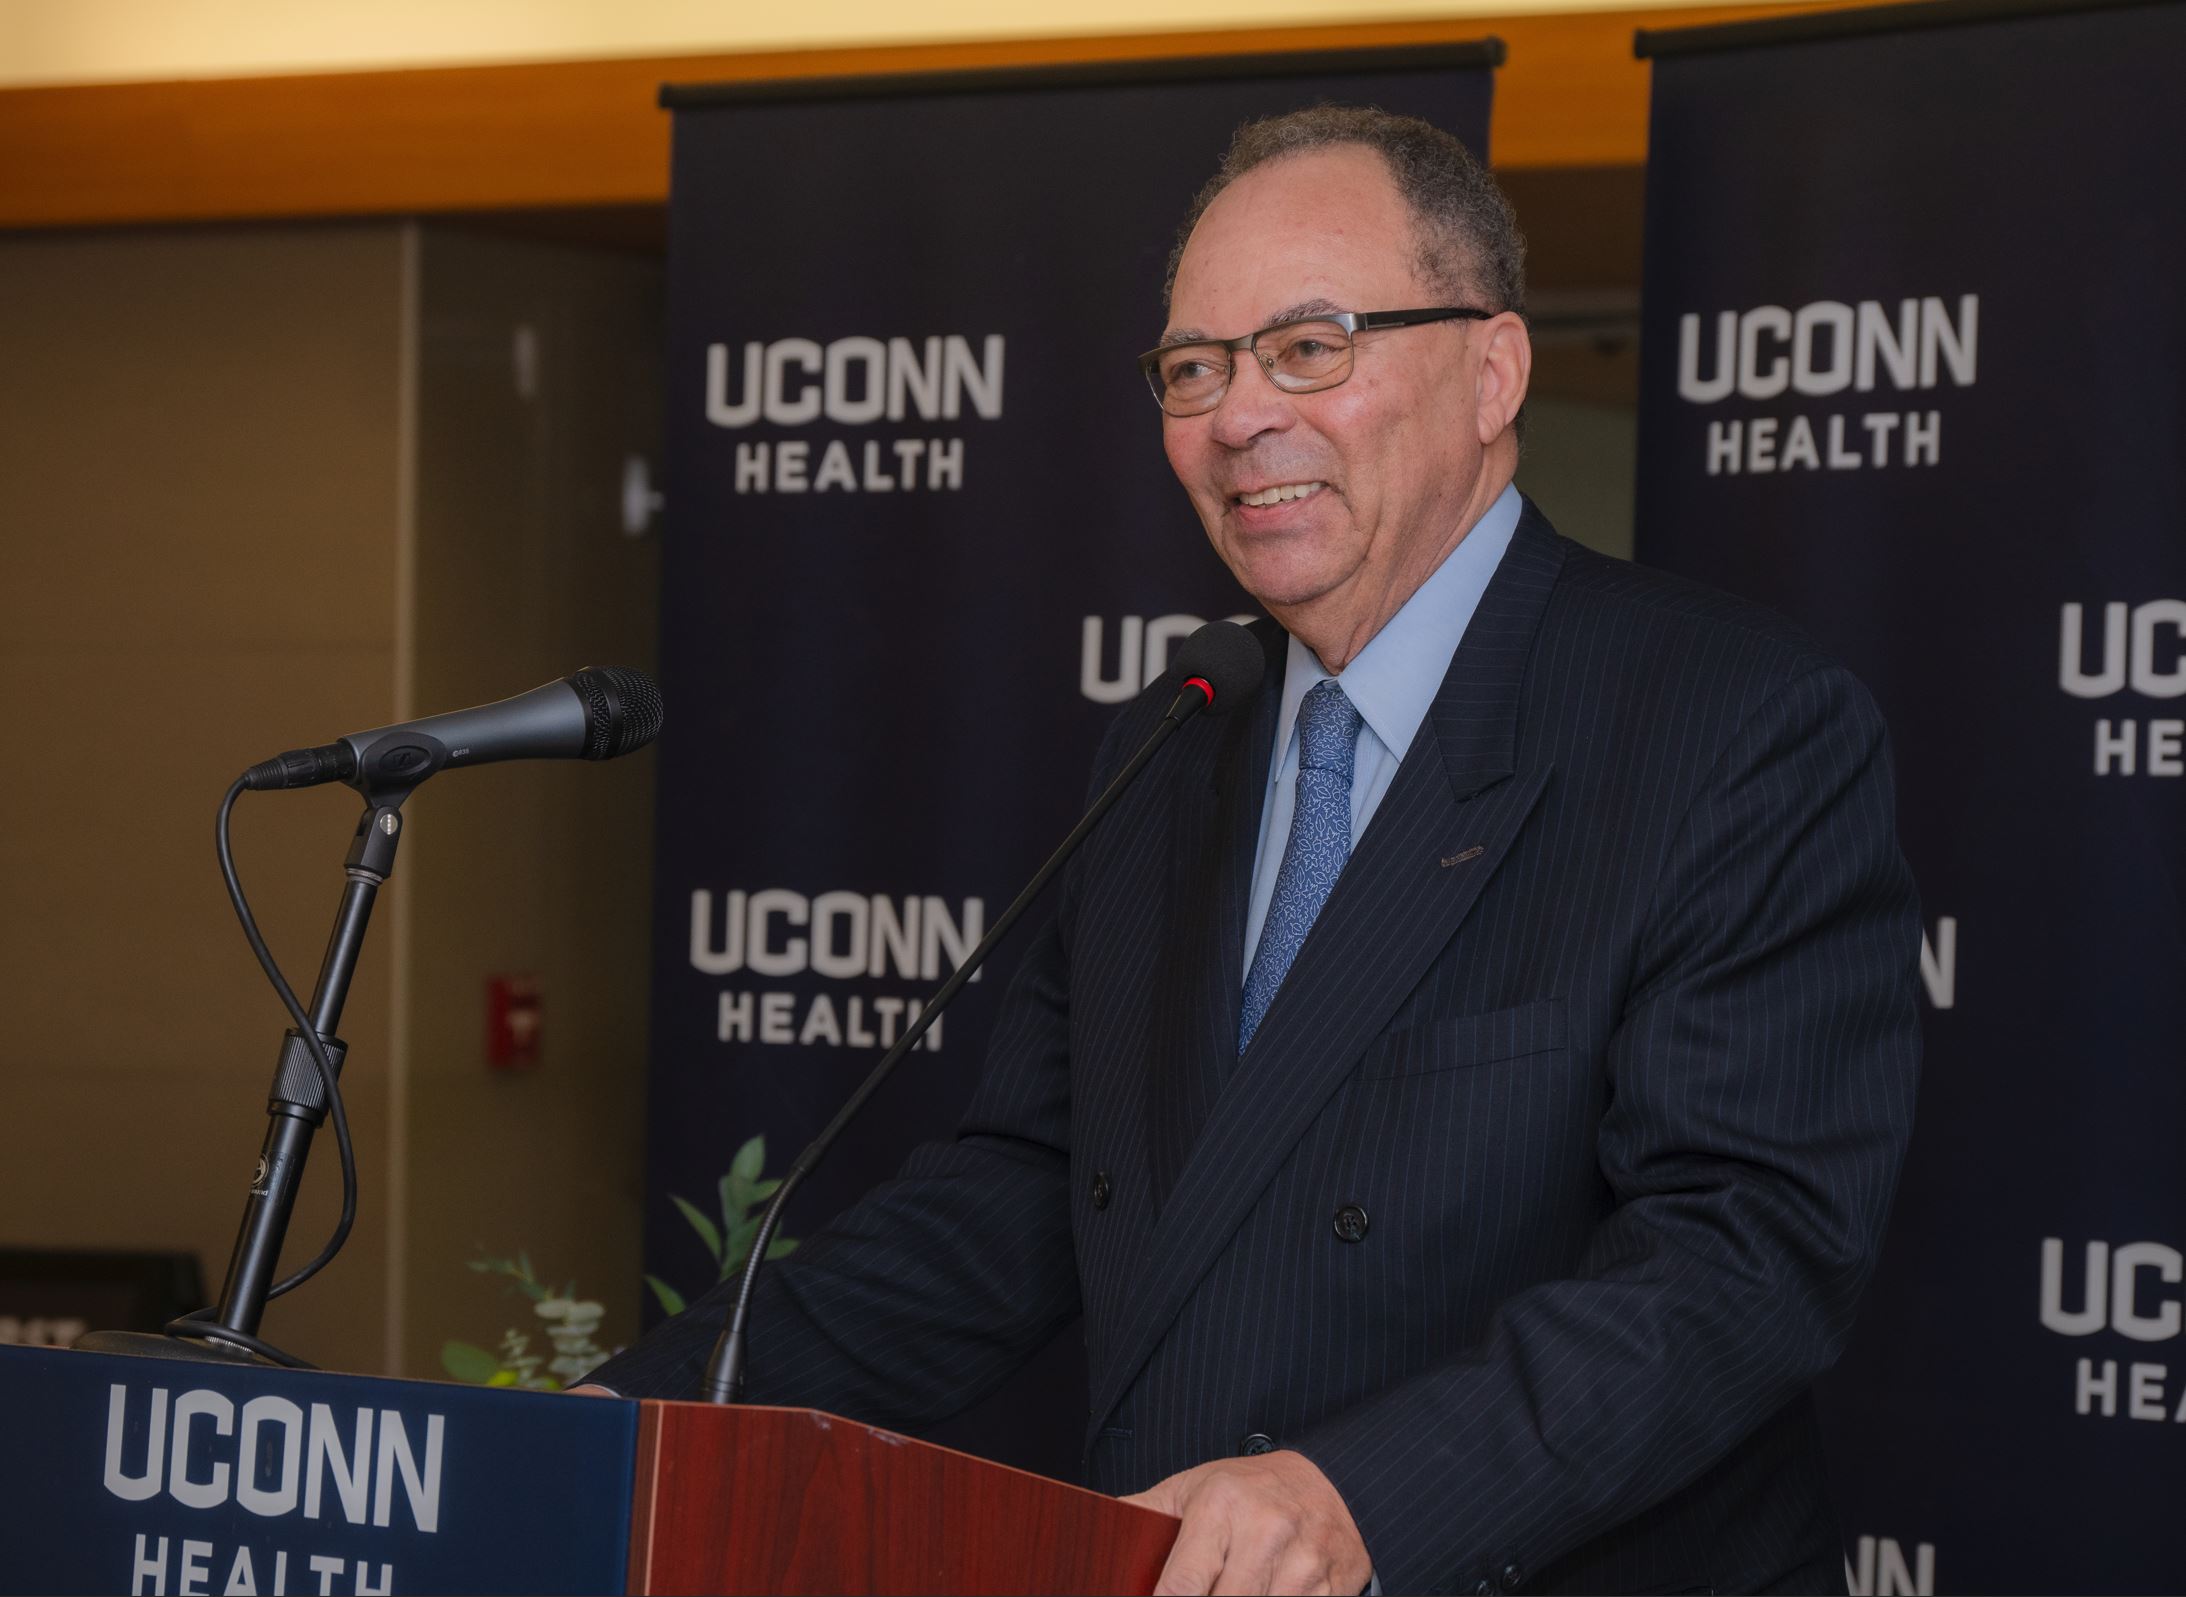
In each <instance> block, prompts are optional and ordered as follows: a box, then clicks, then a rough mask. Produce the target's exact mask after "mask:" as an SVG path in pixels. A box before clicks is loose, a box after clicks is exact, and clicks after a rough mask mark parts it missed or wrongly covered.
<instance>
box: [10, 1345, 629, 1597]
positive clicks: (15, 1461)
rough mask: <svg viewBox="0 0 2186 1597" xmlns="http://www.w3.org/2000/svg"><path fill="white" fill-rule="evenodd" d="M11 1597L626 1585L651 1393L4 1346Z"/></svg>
mask: <svg viewBox="0 0 2186 1597" xmlns="http://www.w3.org/2000/svg"><path fill="white" fill-rule="evenodd" d="M0 1415H4V1416H5V1424H4V1428H0V1592H130V1593H158V1594H160V1597H168V1594H175V1597H185V1594H195V1593H218V1592H244V1591H247V1592H254V1593H269V1594H270V1593H284V1594H285V1593H307V1592H311V1593H316V1592H321V1591H331V1592H338V1593H351V1592H496V1591H502V1592H620V1591H621V1590H622V1589H623V1576H624V1571H625V1569H626V1567H627V1563H628V1554H629V1543H630V1490H631V1482H632V1479H633V1474H634V1468H635V1453H636V1443H637V1420H638V1406H637V1405H636V1404H635V1403H617V1402H601V1401H597V1400H585V1399H574V1398H566V1397H557V1396H551V1395H547V1394H542V1393H532V1392H515V1391H493V1390H487V1389H484V1388H480V1387H470V1386H457V1385H452V1384H448V1383H444V1382H435V1381H395V1380H386V1379H382V1378H379V1377H374V1376H361V1375H332V1374H322V1373H318V1372H312V1371H298V1370H273V1369H265V1368H259V1367H234V1368H231V1367H228V1366H226V1365H219V1364H206V1363H197V1362H181V1361H170V1360H165V1359H147V1358H121V1357H115V1356H112V1355H107V1354H99V1353H79V1352H72V1351H67V1350H62V1349H48V1348H14V1347H0Z"/></svg>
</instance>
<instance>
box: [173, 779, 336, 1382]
mask: <svg viewBox="0 0 2186 1597" xmlns="http://www.w3.org/2000/svg"><path fill="white" fill-rule="evenodd" d="M243 783H244V778H243V777H240V776H239V777H237V778H236V779H235V781H234V782H232V783H231V784H229V787H228V791H227V794H226V796H225V797H223V798H222V799H221V801H220V818H219V820H218V821H217V822H216V823H215V824H214V827H213V843H214V846H215V847H216V848H217V849H218V850H219V854H220V878H221V880H222V881H224V882H225V883H226V884H227V887H228V902H229V903H230V904H232V905H234V906H235V918H236V919H237V920H238V921H240V922H242V924H243V935H244V937H246V938H248V939H249V941H250V951H251V952H252V953H253V954H255V955H257V956H258V966H259V969H261V970H263V971H264V972H265V973H266V980H268V981H270V982H272V983H273V990H274V991H275V992H276V993H278V994H280V997H281V1004H282V1007H284V1008H285V1009H287V1010H288V1014H289V1019H290V1020H292V1021H294V1022H295V1023H296V1030H297V1031H298V1032H299V1033H300V1034H301V1035H302V1037H303V1040H304V1045H305V1046H306V1047H307V1048H309V1049H310V1050H311V1062H312V1064H314V1065H315V1066H317V1067H318V1071H319V1081H320V1084H321V1085H322V1086H324V1087H325V1088H326V1102H327V1110H328V1113H329V1115H330V1116H331V1118H332V1119H333V1121H334V1147H335V1150H336V1151H337V1152H338V1153H339V1154H340V1156H341V1163H342V1213H341V1218H340V1219H339V1220H337V1221H336V1222H335V1224H334V1232H333V1235H331V1236H330V1237H328V1238H327V1241H326V1246H325V1247H323V1248H321V1249H320V1250H319V1253H318V1256H317V1257H316V1258H314V1259H313V1260H312V1261H311V1262H310V1263H309V1264H307V1265H305V1266H304V1267H303V1268H302V1269H300V1270H298V1271H297V1272H296V1273H295V1274H294V1275H291V1276H289V1277H288V1278H286V1279H285V1280H281V1281H276V1282H275V1283H274V1284H273V1285H272V1286H271V1287H269V1288H267V1290H266V1298H267V1301H269V1302H270V1301H271V1300H273V1299H274V1298H277V1297H279V1296H281V1295H282V1294H283V1293H284V1292H293V1291H295V1290H296V1288H298V1287H300V1286H302V1285H303V1284H304V1283H305V1282H306V1281H308V1280H310V1279H311V1278H312V1277H313V1276H315V1275H317V1274H318V1273H319V1272H320V1271H321V1270H323V1269H325V1268H326V1267H327V1265H328V1264H330V1263H332V1262H333V1259H334V1255H335V1254H337V1253H339V1252H341V1250H342V1245H343V1244H344V1243H346V1242H347V1241H348V1240H349V1232H350V1228H351V1227H353V1226H354V1225H355V1224H356V1223H357V1154H356V1149H355V1148H354V1147H353V1146H352V1145H351V1143H350V1140H349V1112H348V1110H347V1109H345V1108H344V1107H343V1105H342V1084H341V1078H340V1077H339V1076H338V1075H337V1074H336V1073H335V1070H334V1062H333V1060H332V1059H330V1058H329V1057H328V1056H327V1052H326V1044H325V1042H324V1041H323V1040H322V1039H321V1038H320V1036H319V1032H318V1028H317V1027H315V1026H313V1025H312V1024H311V1017H310V1016H309V1015H307V1014H305V1013H304V1006H303V1005H302V1004H301V1003H299V1002H298V1001H297V998H296V991H295V989H294V988H292V987H290V986H289V984H288V978H287V977H285V976H283V975H282V974H281V967H280V964H279V962H278V961H276V960H275V959H274V957H273V950H272V949H270V948H268V947H267V946H266V939H265V937H264V936H263V935H262V934H261V933H260V932H259V930H258V919H257V917H256V916H254V915H253V914H251V910H250V900H249V899H248V898H246V897H244V895H243V883H242V880H241V878H240V877H238V876H237V875H236V872H235V850H234V847H233V846H232V844H231V843H230V840H229V836H228V833H229V826H230V822H231V820H232V817H233V816H234V813H235V801H236V799H237V798H238V797H240V796H241V794H242V792H243ZM216 1312H217V1311H216V1310H215V1309H212V1308H203V1309H197V1310H193V1311H192V1312H191V1313H188V1314H185V1315H183V1316H181V1317H180V1318H178V1319H174V1320H169V1321H168V1322H167V1324H166V1326H165V1327H164V1328H163V1329H164V1330H165V1331H166V1333H167V1334H168V1335H169V1336H176V1337H183V1338H187V1339H194V1340H198V1341H211V1342H226V1343H229V1344H231V1345H233V1346H235V1347H239V1348H243V1349H245V1350H247V1351H249V1352H251V1353H255V1354H257V1355H258V1356H259V1357H260V1358H263V1359H270V1360H271V1361H272V1362H274V1363H275V1364H281V1365H286V1366H287V1367H288V1368H290V1369H292V1370H309V1369H316V1368H317V1366H316V1365H313V1364H310V1363H307V1362H306V1361H304V1360H303V1359H300V1358H297V1357H296V1356H295V1355H294V1354H291V1353H284V1352H282V1351H281V1350H280V1349H279V1348H277V1347H275V1346H274V1345H273V1344H272V1343H270V1342H264V1341H261V1340H260V1339H259V1338H257V1337H255V1336H249V1335H246V1334H245V1333H243V1332H241V1331H231V1330H230V1329H228V1328H227V1327H226V1326H224V1325H220V1324H217V1323H207V1322H209V1321H211V1319H212V1316H213V1315H214V1313H216Z"/></svg>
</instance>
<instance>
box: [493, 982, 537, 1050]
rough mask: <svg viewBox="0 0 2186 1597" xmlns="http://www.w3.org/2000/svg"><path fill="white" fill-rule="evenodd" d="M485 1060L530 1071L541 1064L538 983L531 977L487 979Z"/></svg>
mask: <svg viewBox="0 0 2186 1597" xmlns="http://www.w3.org/2000/svg"><path fill="white" fill-rule="evenodd" d="M486 1063H487V1064H488V1065H490V1066H492V1067H493V1068H494V1069H495V1070H530V1069H532V1068H533V1067H534V1066H536V1065H537V1064H538V1063H539V983H538V982H537V980H535V979H534V978H532V977H530V976H494V977H490V978H488V979H487V982H486Z"/></svg>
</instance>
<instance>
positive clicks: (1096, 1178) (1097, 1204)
mask: <svg viewBox="0 0 2186 1597" xmlns="http://www.w3.org/2000/svg"><path fill="white" fill-rule="evenodd" d="M1108 1191H1109V1188H1108V1172H1107V1171H1105V1170H1096V1171H1094V1172H1093V1207H1094V1208H1096V1209H1105V1208H1107V1207H1108Z"/></svg>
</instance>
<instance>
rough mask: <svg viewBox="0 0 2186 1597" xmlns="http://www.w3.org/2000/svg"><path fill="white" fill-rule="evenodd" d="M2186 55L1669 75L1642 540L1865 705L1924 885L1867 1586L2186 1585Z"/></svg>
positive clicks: (1998, 42)
mask: <svg viewBox="0 0 2186 1597" xmlns="http://www.w3.org/2000/svg"><path fill="white" fill-rule="evenodd" d="M1856 25H1857V24H1855V26H1856ZM1674 39H1675V36H1671V40H1670V41H1669V42H1670V43H1671V44H1673V45H1674ZM2182 62H2186V7H2181V6H2178V5H2165V6H2146V7H2140V8H2131V9H2111V10H2079V11H2073V12H2060V13H2057V14H2053V15H2047V16H2025V17H2020V18H2016V19H1997V20H1988V21H1974V22H1966V23H1962V24H1960V25H1957V26H1947V27H1939V28H1933V29H1930V30H1928V31H1918V32H1911V31H1906V32H1889V33H1874V32H1868V33H1865V34H1846V35H1843V36H1837V37H1822V38H1808V39H1804V40H1800V41H1796V42H1776V41H1774V40H1771V39H1770V38H1769V36H1768V35H1767V34H1766V33H1765V32H1762V33H1759V34H1758V35H1757V36H1755V38H1754V42H1751V43H1749V44H1747V45H1744V46H1742V47H1733V48H1724V49H1718V50H1709V51H1706V52H1699V53H1675V54H1667V55H1662V56H1659V57H1658V59H1657V60H1656V62H1655V66H1654V72H1655V87H1654V96H1655V98H1654V113H1653V130H1652V137H1651V144H1650V154H1649V170H1648V196H1647V259H1646V282H1645V307H1646V309H1645V318H1644V329H1643V345H1642V348H1643V364H1642V413H1641V433H1640V478H1639V506H1638V536H1639V550H1640V555H1641V558H1642V559H1645V560H1647V561H1650V562H1652V563H1655V564H1659V565H1665V566H1669V567H1671V568H1673V569H1676V570H1680V571H1684V572H1687V573H1690V574H1691V575H1693V576H1695V577H1698V578H1700V579H1702V580H1704V581H1707V582H1710V583H1714V584H1717V585H1720V586H1723V587H1727V588H1731V589H1734V590H1737V591H1740V592H1743V593H1746V594H1749V595H1752V596H1754V597H1756V598H1759V599H1761V600H1763V601H1764V602H1766V603H1768V604H1771V605H1773V606H1775V607H1777V608H1778V609H1781V610H1783V611H1785V612H1788V613H1789V614H1791V615H1792V616H1794V617H1796V618H1798V619H1799V620H1800V621H1802V622H1803V623H1805V624H1806V625H1807V626H1808V627H1809V628H1811V629H1812V630H1813V631H1814V633H1815V634H1816V635H1817V636H1818V637H1819V638H1820V639H1821V640H1822V641H1823V642H1824V644H1825V645H1826V646H1828V647H1829V648H1831V649H1832V650H1833V651H1834V652H1836V653H1837V654H1838V655H1839V656H1840V657H1841V658H1843V659H1844V660H1845V661H1846V662H1847V663H1848V664H1850V665H1851V666H1852V667H1853V669H1855V670H1856V671H1857V672H1858V673H1859V674H1860V675H1861V676H1862V677H1863V678H1864V679H1865V680H1866V681H1867V682H1868V684H1869V685H1870V686H1871V687H1872V688H1873V689H1874V691H1875V693H1876V696H1877V698H1878V699H1879V700H1880V702H1881V704H1882V707H1883V710H1884V712H1885V714H1886V715H1887V717H1888V719H1889V722H1890V726H1891V729H1892V733H1893V736H1894V739H1895V744H1896V752H1897V759H1898V770H1899V794H1900V798H1899V803H1900V825H1901V831H1902V836H1903V840H1904V845H1905V849H1906V852H1907V855H1908V857H1909V858H1910V859H1911V861H1912V863H1913V867H1914V870H1915V873H1916V875H1917V877H1918V879H1919V882H1920V886H1921V892H1922V898H1923V901H1924V905H1925V916H1926V932H1927V945H1926V947H1925V949H1924V951H1923V955H1922V974H1923V977H1924V979H1925V985H1926V989H1927V1011H1928V1014H1927V1018H1928V1028H1927V1029H1928V1053H1927V1064H1926V1068H1925V1075H1924V1078H1923V1081H1922V1087H1921V1099H1920V1118H1919V1123H1918V1126H1917V1128H1916V1132H1915V1136H1914V1141H1913V1149H1912V1153H1911V1156H1910V1160H1909V1162H1908V1165H1907V1167H1906V1170H1905V1176H1904V1183H1903V1186H1902V1188H1901V1189H1900V1194H1899V1198H1898V1205H1897V1210H1896V1215H1895V1221H1894V1228H1893V1234H1892V1237H1891V1240H1890V1243H1889V1245H1888V1248H1887V1250H1886V1253H1885V1256H1884V1259H1883V1263H1882V1267H1881V1271H1880V1274H1879V1276H1878V1277H1877V1279H1876V1282H1875V1284H1874V1287H1873V1290H1872V1291H1871V1293H1870V1295H1869V1298H1868V1302H1867V1306H1866V1309H1865V1312H1864V1315H1863V1318H1862V1321H1861V1323H1860V1325H1859V1327H1858V1328H1857V1331H1856V1334H1855V1337H1854V1341H1853V1345H1852V1348H1851V1351H1850V1353H1849V1354H1848V1356H1847V1357H1846V1359H1845V1361H1844V1363H1843V1365H1842V1367H1841V1369H1840V1370H1839V1372H1838V1374H1837V1376H1836V1377H1835V1378H1834V1379H1833V1381H1832V1382H1831V1383H1830V1385H1829V1386H1828V1388H1827V1389H1826V1391H1825V1397H1826V1398H1827V1400H1828V1403H1827V1410H1826V1416H1825V1417H1826V1420H1827V1424H1828V1428H1829V1436H1830V1443H1831V1450H1832V1456H1833V1461H1834V1473H1835V1482H1836V1492H1837V1497H1838V1501H1839V1505H1840V1510H1841V1518H1842V1522H1843V1527H1844V1530H1845V1532H1846V1537H1847V1547H1846V1557H1847V1564H1848V1568H1849V1572H1850V1575H1851V1580H1852V1589H1853V1590H1854V1591H1855V1592H1893V1591H1920V1592H1929V1591H1993V1592H2019V1591H2049V1590H2061V1591H2175V1590H2179V1589H2181V1588H2186V1514H2182V1513H2181V1512H2180V1506H2181V1504H2186V1324H2182V1299H2186V1286H2182V1284H2181V1280H2182V1275H2186V1269H2182V1258H2181V1251H2182V1250H2186V1159H2182V1157H2181V1152H2182V1149H2186V1069H2182V1068H2181V1058H2182V1054H2181V1038H2182V1037H2186V702H2182V700H2186V451H2182V449H2181V439H2182V438H2186V294H2182V293H2181V291H2180V287H2179V285H2180V283H2181V282H2182V281H2186V208H2182V207H2181V206H2180V204H2179V200H2178V196H2179V195H2180V194H2181V193H2182V192H2186V96H2182V95H2181V93H2180V81H2179V68H2180V64H2181V63H2182Z"/></svg>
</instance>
